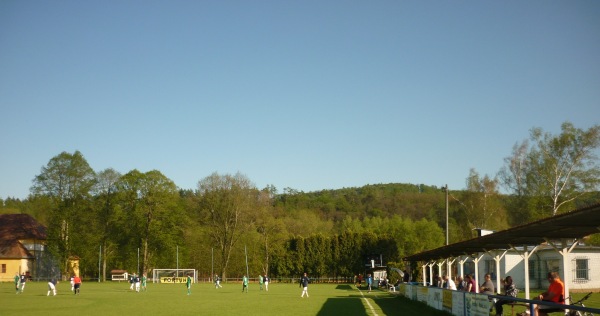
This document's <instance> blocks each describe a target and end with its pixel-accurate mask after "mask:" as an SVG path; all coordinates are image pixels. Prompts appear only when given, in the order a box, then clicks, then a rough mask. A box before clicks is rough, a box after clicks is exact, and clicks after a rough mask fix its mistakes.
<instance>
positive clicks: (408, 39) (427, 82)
mask: <svg viewBox="0 0 600 316" xmlns="http://www.w3.org/2000/svg"><path fill="white" fill-rule="evenodd" d="M599 101H600V1H346V0H345V1H322V0H319V1H311V0H307V1H304V0H303V1H279V0H273V1H147V0H144V1H62V0H61V1H20V0H18V1H16V0H3V1H0V109H1V111H0V113H1V114H0V115H1V116H0V117H1V121H0V148H1V149H0V150H1V151H0V197H1V198H6V197H17V198H26V197H27V195H28V194H29V188H30V186H31V184H32V179H33V178H34V177H35V176H36V175H38V174H39V173H40V170H41V168H42V167H43V166H45V165H46V164H47V163H48V161H49V160H50V159H51V158H52V157H54V156H56V155H58V154H59V153H61V152H62V151H67V152H70V153H72V152H74V151H75V150H79V151H81V152H82V154H83V155H84V156H85V158H86V159H87V161H88V162H89V164H90V165H91V167H92V168H93V169H94V170H96V171H101V170H104V169H106V168H114V169H115V170H117V171H119V172H121V173H127V172H128V171H131V170H133V169H138V170H140V171H142V172H146V171H149V170H152V169H157V170H159V171H161V172H162V173H163V174H164V175H165V176H167V177H169V178H170V179H171V180H173V181H174V182H175V184H177V186H179V187H180V188H184V189H195V188H196V186H197V182H198V181H199V180H201V179H203V178H204V177H206V176H208V175H210V174H211V173H213V172H218V173H220V174H228V173H229V174H233V173H236V172H238V171H239V172H241V173H243V174H245V175H246V176H247V177H248V178H249V179H250V180H252V181H253V182H254V183H255V184H256V186H257V187H259V188H263V187H265V186H266V185H268V184H272V185H275V186H276V187H277V188H278V189H279V192H282V191H283V189H284V188H286V187H289V188H293V189H296V190H302V191H305V192H308V191H316V190H323V189H338V188H343V187H356V186H363V185H366V184H376V183H392V182H394V183H414V184H417V183H423V184H427V185H437V186H441V185H444V184H446V183H447V184H448V185H449V186H450V189H463V188H464V187H465V179H466V178H467V176H468V174H469V169H470V168H475V169H476V170H477V171H478V172H479V173H480V174H481V175H485V174H488V175H491V176H493V175H495V174H496V173H497V172H498V170H499V169H500V167H501V166H502V165H503V158H504V157H506V156H508V155H510V153H511V150H512V146H513V145H514V144H515V143H516V142H520V141H522V140H524V139H526V138H528V137H529V130H530V129H531V128H532V127H541V128H542V129H544V130H545V131H548V132H551V133H554V134H557V133H559V132H560V125H561V123H562V122H564V121H567V120H568V121H571V122H572V123H573V124H575V126H576V127H579V128H584V129H587V128H589V127H591V126H592V125H594V124H598V123H600V103H599Z"/></svg>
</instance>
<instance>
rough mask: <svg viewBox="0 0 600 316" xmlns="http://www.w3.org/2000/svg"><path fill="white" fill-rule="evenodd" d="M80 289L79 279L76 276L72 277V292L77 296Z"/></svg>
mask: <svg viewBox="0 0 600 316" xmlns="http://www.w3.org/2000/svg"><path fill="white" fill-rule="evenodd" d="M80 288H81V278H80V277H79V276H78V275H76V276H75V277H73V292H75V295H79V291H80Z"/></svg>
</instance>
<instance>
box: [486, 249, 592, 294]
mask: <svg viewBox="0 0 600 316" xmlns="http://www.w3.org/2000/svg"><path fill="white" fill-rule="evenodd" d="M561 258H562V256H561V255H560V254H559V253H558V252H557V251H556V250H554V249H552V248H546V249H540V250H537V251H536V252H534V254H533V255H532V256H531V258H530V261H533V262H532V264H533V265H534V266H533V267H532V266H531V264H530V271H532V272H533V275H531V274H530V276H529V287H530V288H532V289H533V288H538V289H546V288H548V281H547V279H546V274H547V272H548V271H549V270H553V269H555V267H557V268H558V270H559V274H560V276H561V279H563V281H564V282H568V285H569V288H570V290H571V291H579V290H581V291H585V290H598V289H600V249H598V248H575V249H573V251H572V252H571V253H570V254H569V255H568V257H567V260H569V261H570V262H571V278H570V279H569V280H565V279H564V275H565V273H564V271H563V267H562V263H561V260H562V259H561ZM578 259H580V260H584V261H586V262H587V265H588V266H587V273H584V274H587V278H577V273H576V260H578ZM490 260H491V261H493V258H492V257H491V256H490V255H489V254H485V255H484V256H483V257H482V259H481V261H479V264H478V269H479V275H478V276H477V277H476V278H477V283H478V284H481V283H482V282H483V277H484V275H485V274H486V273H488V272H490V273H492V274H495V271H488V269H489V268H490V263H489V262H490ZM524 269H525V263H524V260H523V257H521V255H519V254H518V253H516V252H515V251H509V252H507V253H506V254H505V256H504V257H503V258H502V260H500V278H501V279H502V278H505V277H506V276H507V275H510V276H511V277H512V278H513V281H514V282H515V284H516V286H517V288H519V289H524V288H525V270H524ZM492 281H493V282H494V285H495V286H496V287H498V288H500V289H501V285H497V284H496V278H495V277H493V278H492Z"/></svg>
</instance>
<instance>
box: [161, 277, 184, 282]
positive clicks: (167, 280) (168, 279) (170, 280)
mask: <svg viewBox="0 0 600 316" xmlns="http://www.w3.org/2000/svg"><path fill="white" fill-rule="evenodd" d="M186 282H187V277H166V278H160V283H186Z"/></svg>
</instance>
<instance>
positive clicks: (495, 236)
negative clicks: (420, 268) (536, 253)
mask: <svg viewBox="0 0 600 316" xmlns="http://www.w3.org/2000/svg"><path fill="white" fill-rule="evenodd" d="M599 232H600V204H595V205H592V206H588V207H585V208H581V209H579V210H575V211H571V212H567V213H563V214H559V215H556V216H552V217H549V218H546V219H542V220H538V221H535V222H532V223H529V224H525V225H521V226H517V227H513V228H510V229H507V230H502V231H499V232H495V233H492V234H489V235H485V236H481V237H477V238H474V239H469V240H465V241H461V242H458V243H455V244H451V245H447V246H443V247H440V248H436V249H432V250H428V251H424V252H421V253H418V254H414V255H411V256H408V257H405V258H404V260H405V261H432V260H438V259H446V258H452V257H457V256H462V255H472V254H474V253H480V252H485V251H490V250H494V249H510V248H512V247H518V246H536V245H540V244H542V243H545V242H548V241H557V240H565V239H567V240H568V239H580V238H583V237H585V236H588V235H591V234H595V233H599Z"/></svg>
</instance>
